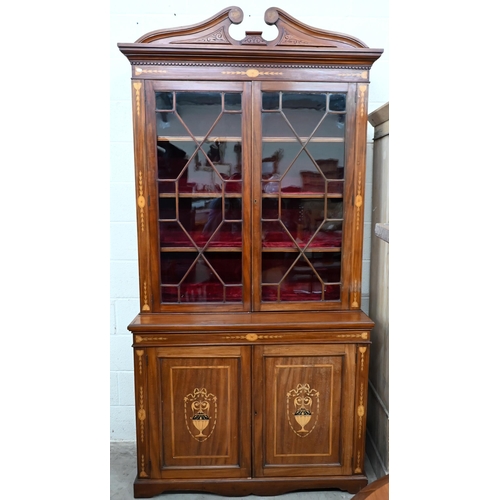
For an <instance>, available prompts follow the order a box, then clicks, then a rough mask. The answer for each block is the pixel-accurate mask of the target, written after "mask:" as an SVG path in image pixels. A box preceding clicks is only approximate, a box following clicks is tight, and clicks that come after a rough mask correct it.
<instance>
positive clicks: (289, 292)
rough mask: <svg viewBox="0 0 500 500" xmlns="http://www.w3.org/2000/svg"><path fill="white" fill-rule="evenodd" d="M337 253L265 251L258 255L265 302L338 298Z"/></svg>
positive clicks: (338, 254)
mask: <svg viewBox="0 0 500 500" xmlns="http://www.w3.org/2000/svg"><path fill="white" fill-rule="evenodd" d="M340 261H341V255H340V253H332V252H305V253H304V254H303V255H300V256H297V255H296V254H294V253H289V252H287V253H276V252H272V253H266V252H264V253H263V255H262V299H263V301H265V302H296V301H324V300H339V299H340Z"/></svg>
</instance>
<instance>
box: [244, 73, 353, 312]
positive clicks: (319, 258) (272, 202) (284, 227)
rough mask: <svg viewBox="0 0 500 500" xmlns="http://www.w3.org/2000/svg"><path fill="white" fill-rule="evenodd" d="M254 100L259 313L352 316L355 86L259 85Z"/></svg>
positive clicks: (256, 296)
mask: <svg viewBox="0 0 500 500" xmlns="http://www.w3.org/2000/svg"><path fill="white" fill-rule="evenodd" d="M253 96H254V100H253V106H254V107H253V116H254V130H255V131H256V136H259V137H261V140H260V141H258V142H257V141H256V142H255V144H254V168H253V172H254V177H253V190H254V193H259V196H261V198H260V202H259V203H256V204H254V206H253V220H254V227H255V231H257V232H258V233H259V237H258V238H256V239H255V241H254V246H253V261H254V265H255V272H254V276H253V279H254V281H253V290H254V302H255V308H256V310H262V311H272V310H292V309H293V310H297V309H302V310H318V309H330V310H331V309H336V308H337V309H340V308H348V307H347V304H348V287H347V286H346V284H347V283H348V282H349V279H350V276H349V274H348V270H349V268H350V257H351V251H350V249H351V245H352V241H351V240H352V239H351V237H350V234H349V233H348V231H347V228H348V227H349V225H350V220H349V218H350V217H352V215H351V214H352V210H351V209H350V207H351V205H352V182H353V172H354V169H353V164H354V151H353V148H352V147H349V145H350V144H352V143H353V141H352V138H353V131H354V116H355V106H356V103H355V86H352V85H349V84H347V83H337V84H332V83H330V84H323V83H284V82H279V83H277V82H254V89H253ZM254 198H257V197H256V196H254ZM349 200H351V202H349Z"/></svg>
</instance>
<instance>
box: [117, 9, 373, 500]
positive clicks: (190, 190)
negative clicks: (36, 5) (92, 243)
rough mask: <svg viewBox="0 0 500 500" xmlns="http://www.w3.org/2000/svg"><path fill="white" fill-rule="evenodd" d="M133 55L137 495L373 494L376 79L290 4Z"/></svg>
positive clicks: (359, 54)
mask: <svg viewBox="0 0 500 500" xmlns="http://www.w3.org/2000/svg"><path fill="white" fill-rule="evenodd" d="M242 20H243V12H242V11H241V9H240V8H238V7H229V8H227V9H225V10H223V11H221V12H219V13H218V14H216V15H215V16H213V17H212V18H210V19H208V20H206V21H204V22H202V23H199V24H197V25H193V26H189V27H184V28H179V29H168V30H159V31H155V32H151V33H148V34H146V35H144V36H143V37H141V38H140V39H139V40H137V41H136V42H135V43H124V44H119V49H120V50H121V52H122V53H123V54H124V55H125V56H126V57H127V58H128V59H129V61H130V63H131V66H132V95H133V120H134V148H135V149H134V151H135V165H136V204H137V231H138V248H139V281H140V305H141V309H140V312H139V314H138V315H137V317H136V318H135V319H134V320H133V321H132V323H131V324H130V326H129V329H130V331H131V332H132V333H133V349H134V360H135V361H134V362H135V368H134V370H135V391H136V416H137V417H136V418H137V421H136V424H137V466H138V473H137V478H136V480H135V483H134V494H135V496H136V497H150V496H153V495H156V494H159V493H162V492H165V491H206V492H211V493H217V494H222V495H227V496H243V495H248V494H257V495H276V494H280V493H284V492H288V491H293V490H301V489H302V490H303V489H330V488H340V489H344V490H348V491H350V492H353V493H354V492H356V491H359V490H360V489H361V488H362V487H363V486H364V485H365V484H366V483H367V479H366V476H365V474H364V466H363V461H364V452H365V418H366V400H367V389H368V387H367V383H368V361H369V345H370V330H371V328H372V327H373V322H372V321H371V320H370V319H369V318H368V317H367V316H366V315H365V314H364V313H363V312H362V311H361V310H360V301H361V264H362V239H363V202H364V184H365V157H366V121H367V98H368V82H369V70H370V68H371V65H372V64H373V62H374V61H375V60H376V59H377V58H379V57H380V55H381V53H382V50H380V49H369V48H367V47H366V45H365V44H364V43H363V42H361V41H360V40H358V39H356V38H353V37H351V36H347V35H343V34H339V33H333V32H327V31H324V30H320V29H315V28H311V27H309V26H307V25H305V24H303V23H301V22H299V21H297V20H296V19H294V18H292V17H291V16H289V15H288V14H287V13H286V12H284V11H282V10H281V9H278V8H270V9H268V10H267V11H266V13H265V22H266V23H267V24H269V25H275V26H276V28H277V30H278V35H277V37H276V39H274V40H272V41H266V40H264V39H263V38H262V33H261V32H246V36H245V37H244V39H243V40H239V41H238V40H235V39H233V38H232V37H231V35H230V33H229V31H230V30H229V27H230V26H231V24H239V23H240V22H241V21H242Z"/></svg>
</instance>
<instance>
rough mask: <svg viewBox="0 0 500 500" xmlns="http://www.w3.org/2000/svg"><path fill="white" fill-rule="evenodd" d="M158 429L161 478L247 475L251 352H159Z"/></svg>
mask: <svg viewBox="0 0 500 500" xmlns="http://www.w3.org/2000/svg"><path fill="white" fill-rule="evenodd" d="M154 353H155V354H154V356H153V357H152V358H153V359H152V360H151V364H152V365H151V373H156V374H157V376H158V380H157V381H156V382H155V388H154V391H155V392H156V393H157V397H156V398H153V400H152V405H153V406H154V407H155V408H153V413H154V414H156V416H157V420H156V423H157V425H158V427H157V428H156V429H155V430H154V433H155V434H156V433H157V437H158V439H157V440H155V441H157V442H156V443H153V444H152V447H153V448H154V447H155V446H158V452H159V456H160V457H161V459H160V461H159V464H158V467H159V469H160V471H161V476H162V477H186V476H191V475H192V474H193V469H196V470H197V473H196V474H197V475H200V477H203V475H204V474H205V473H206V474H207V475H209V476H210V477H217V476H221V475H223V476H224V477H241V476H245V475H247V474H248V471H249V464H248V457H247V455H248V453H245V451H244V450H248V449H249V443H250V412H249V410H248V403H249V402H250V384H249V383H248V377H249V368H250V365H249V348H248V347H246V348H242V347H224V348H215V347H180V348H174V347H169V348H158V349H156V350H154Z"/></svg>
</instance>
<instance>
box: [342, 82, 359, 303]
mask: <svg viewBox="0 0 500 500" xmlns="http://www.w3.org/2000/svg"><path fill="white" fill-rule="evenodd" d="M356 123H357V122H356V84H355V83H350V84H349V90H348V94H347V123H346V138H345V140H346V149H345V154H346V168H345V190H344V210H345V215H344V217H345V228H346V229H345V231H346V234H345V235H344V238H343V245H344V246H343V248H342V306H343V307H344V308H345V309H350V296H351V289H352V286H353V281H354V279H355V278H354V277H353V273H352V265H353V247H352V245H353V241H354V240H353V237H352V233H353V229H352V228H353V221H354V210H353V201H352V200H353V198H354V189H355V188H354V185H355V170H356V145H355V142H356V139H357V129H356Z"/></svg>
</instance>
